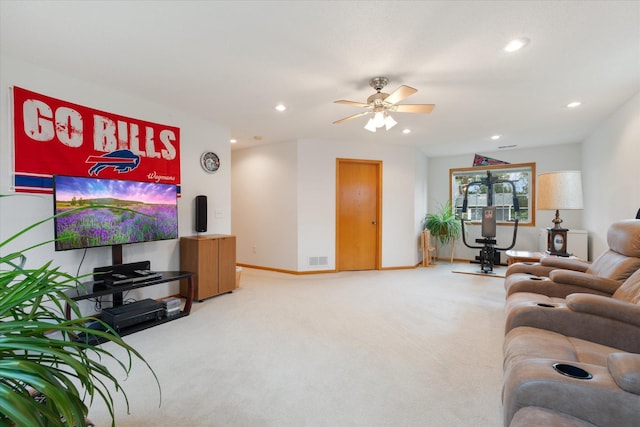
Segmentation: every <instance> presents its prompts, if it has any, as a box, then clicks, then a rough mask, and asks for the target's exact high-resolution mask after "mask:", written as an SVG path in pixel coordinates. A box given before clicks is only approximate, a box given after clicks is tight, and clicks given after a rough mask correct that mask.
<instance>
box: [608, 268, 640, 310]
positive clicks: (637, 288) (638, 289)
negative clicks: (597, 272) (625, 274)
mask: <svg viewBox="0 0 640 427" xmlns="http://www.w3.org/2000/svg"><path fill="white" fill-rule="evenodd" d="M613 298H615V299H618V300H621V301H626V302H630V303H632V304H638V303H640V270H638V271H636V272H635V273H633V274H632V275H631V277H629V278H628V279H627V280H625V281H624V283H623V284H622V286H620V287H619V288H618V289H617V290H616V291H615V292H614V293H613Z"/></svg>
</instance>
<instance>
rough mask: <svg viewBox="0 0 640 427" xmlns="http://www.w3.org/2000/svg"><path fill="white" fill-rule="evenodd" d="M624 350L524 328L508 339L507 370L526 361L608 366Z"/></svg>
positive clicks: (505, 350) (512, 332) (506, 344)
mask: <svg viewBox="0 0 640 427" xmlns="http://www.w3.org/2000/svg"><path fill="white" fill-rule="evenodd" d="M619 352H620V349H617V348H614V347H609V346H605V345H601V344H596V343H592V342H590V341H586V340H582V339H579V338H573V337H568V336H565V335H562V334H559V333H556V332H551V331H547V330H544V329H537V328H532V327H528V326H520V327H517V328H515V329H512V330H511V331H509V333H508V334H507V335H506V336H505V340H504V368H505V369H507V368H508V367H509V365H512V364H514V363H518V362H520V361H522V360H526V359H555V360H562V361H569V362H580V363H588V364H591V365H599V366H607V357H608V356H609V355H610V354H612V353H619Z"/></svg>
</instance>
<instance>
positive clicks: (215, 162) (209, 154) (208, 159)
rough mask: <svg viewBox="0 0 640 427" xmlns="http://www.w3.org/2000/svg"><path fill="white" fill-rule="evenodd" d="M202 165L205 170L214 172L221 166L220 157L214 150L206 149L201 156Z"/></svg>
mask: <svg viewBox="0 0 640 427" xmlns="http://www.w3.org/2000/svg"><path fill="white" fill-rule="evenodd" d="M200 165H201V166H202V169H204V170H205V171H207V172H209V173H214V172H215V171H217V170H218V169H219V168H220V158H218V155H217V154H216V153H214V152H213V151H205V152H204V153H202V156H200Z"/></svg>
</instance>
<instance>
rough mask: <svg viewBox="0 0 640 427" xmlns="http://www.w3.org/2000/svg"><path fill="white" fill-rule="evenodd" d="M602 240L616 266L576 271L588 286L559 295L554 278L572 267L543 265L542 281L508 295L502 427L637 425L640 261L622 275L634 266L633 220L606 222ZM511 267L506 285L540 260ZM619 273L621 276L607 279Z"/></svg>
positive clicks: (638, 224)
mask: <svg viewBox="0 0 640 427" xmlns="http://www.w3.org/2000/svg"><path fill="white" fill-rule="evenodd" d="M608 243H609V248H610V249H609V250H608V251H607V252H610V251H613V252H616V254H617V255H614V257H617V259H618V260H619V262H620V263H622V264H623V266H620V265H614V264H609V265H608V266H607V268H606V270H607V271H609V273H606V274H605V275H606V276H609V277H603V276H594V275H593V274H591V275H590V274H589V273H587V271H588V269H585V270H584V271H583V272H581V273H579V274H580V275H584V277H583V278H582V280H583V282H584V283H588V285H586V287H585V289H587V292H580V293H571V292H569V293H566V292H567V289H571V288H566V285H565V282H558V281H556V279H557V276H562V275H561V274H559V273H567V274H569V275H573V274H574V273H578V272H577V271H575V270H574V271H566V270H565V271H558V270H548V271H547V274H548V276H549V278H548V279H545V280H544V281H546V282H549V284H548V285H545V286H544V287H542V288H533V289H534V290H535V291H536V292H519V291H516V292H512V293H511V294H509V295H508V297H507V304H506V322H505V342H504V387H503V396H502V398H503V405H504V425H505V427H507V426H509V427H522V426H542V425H544V426H599V427H604V426H616V427H617V426H637V425H640V269H639V268H640V265H638V267H636V268H635V271H630V272H629V273H628V274H627V273H626V272H627V271H629V270H630V269H631V268H632V267H629V266H630V265H635V264H634V262H629V258H639V255H640V220H631V221H622V222H621V223H616V224H614V225H612V227H611V228H610V230H609V233H608ZM606 254H607V253H605V254H603V255H602V256H601V257H599V258H598V260H596V261H594V263H593V264H592V266H593V265H596V263H600V264H602V260H601V258H603V257H604V256H608V255H606ZM618 255H622V256H618ZM543 261H544V260H543ZM565 261H566V260H565ZM570 261H574V260H570ZM559 264H560V263H559ZM559 264H558V265H559ZM513 266H517V270H518V271H517V272H516V273H514V272H513V271H512V272H511V274H509V275H508V276H507V279H506V280H505V286H507V284H506V281H507V280H508V279H509V277H511V276H515V275H518V274H524V275H527V273H526V272H523V271H524V270H525V269H527V268H529V267H534V268H538V267H541V266H542V264H540V265H535V266H527V265H520V266H518V264H514V265H512V266H510V267H509V270H511V267H513ZM589 268H591V267H589ZM603 268H604V267H603ZM592 271H596V270H592ZM599 271H600V272H601V274H602V272H603V271H604V270H602V269H601V270H599ZM611 271H618V272H619V273H620V274H619V275H617V276H616V275H613V276H612V275H611V273H610V272H611ZM538 272H540V270H539V271H538ZM625 274H626V275H627V277H626V278H625V279H621V281H619V280H615V279H612V278H611V277H615V278H619V277H622V276H624V275H625ZM612 280H614V281H615V282H617V284H616V285H614V284H612V283H611V281H612ZM538 282H542V280H540V281H538ZM512 283H515V282H512ZM554 286H557V287H558V288H564V290H557V289H555V288H554ZM594 289H595V290H598V292H589V291H590V290H594ZM547 290H550V292H546V291H547ZM604 290H609V291H606V292H605V291H604ZM574 292H575V291H574ZM549 294H551V295H549ZM556 295H558V296H556Z"/></svg>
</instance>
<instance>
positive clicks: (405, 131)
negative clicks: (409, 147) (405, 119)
mask: <svg viewBox="0 0 640 427" xmlns="http://www.w3.org/2000/svg"><path fill="white" fill-rule="evenodd" d="M402 133H404V134H405V135H408V134H410V133H411V129H402Z"/></svg>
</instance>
